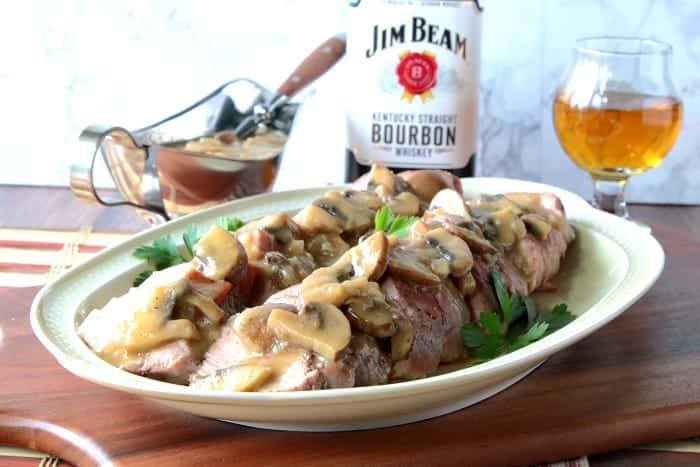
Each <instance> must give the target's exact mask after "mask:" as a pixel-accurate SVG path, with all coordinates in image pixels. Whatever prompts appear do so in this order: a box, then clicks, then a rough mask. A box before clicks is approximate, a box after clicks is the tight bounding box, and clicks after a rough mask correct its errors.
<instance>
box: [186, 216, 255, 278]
mask: <svg viewBox="0 0 700 467" xmlns="http://www.w3.org/2000/svg"><path fill="white" fill-rule="evenodd" d="M193 261H194V266H195V268H196V269H197V270H198V271H199V272H201V273H202V274H204V275H205V276H206V277H208V278H210V279H224V278H226V277H236V276H238V274H239V273H242V272H243V271H245V269H246V267H247V266H248V258H247V256H246V252H245V250H244V249H243V246H242V245H241V244H240V243H239V242H238V240H236V238H235V237H234V236H233V235H231V233H229V232H228V231H227V230H224V229H222V228H221V227H219V226H218V225H212V226H211V228H210V229H209V230H208V231H207V233H205V234H204V235H203V236H202V238H200V239H199V241H198V242H197V243H196V244H195V246H194V260H193Z"/></svg>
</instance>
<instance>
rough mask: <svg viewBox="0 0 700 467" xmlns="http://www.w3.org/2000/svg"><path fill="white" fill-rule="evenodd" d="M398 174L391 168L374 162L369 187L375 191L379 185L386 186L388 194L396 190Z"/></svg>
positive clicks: (368, 182) (370, 172)
mask: <svg viewBox="0 0 700 467" xmlns="http://www.w3.org/2000/svg"><path fill="white" fill-rule="evenodd" d="M395 178H396V175H395V174H394V172H392V171H391V170H389V169H387V168H386V167H384V166H382V165H378V164H373V165H372V168H371V169H370V171H369V180H368V181H367V189H368V190H371V191H374V190H375V189H376V188H377V187H380V186H381V187H384V188H385V190H386V192H387V193H388V194H392V193H393V192H394V183H395Z"/></svg>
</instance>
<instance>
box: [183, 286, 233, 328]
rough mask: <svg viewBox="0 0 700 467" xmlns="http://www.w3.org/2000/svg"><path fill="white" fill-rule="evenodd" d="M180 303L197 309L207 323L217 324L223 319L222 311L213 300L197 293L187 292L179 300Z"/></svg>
mask: <svg viewBox="0 0 700 467" xmlns="http://www.w3.org/2000/svg"><path fill="white" fill-rule="evenodd" d="M180 300H181V301H182V303H185V304H187V305H192V306H193V307H195V308H197V309H198V310H199V311H200V312H201V313H202V314H203V315H204V316H206V317H207V318H208V319H209V321H211V322H212V323H214V324H218V323H220V322H221V320H223V319H224V310H222V309H221V308H220V307H219V305H217V304H216V302H215V301H214V300H212V299H211V298H209V297H205V296H204V295H202V294H200V293H197V292H189V293H186V294H185V295H183V296H182V298H180Z"/></svg>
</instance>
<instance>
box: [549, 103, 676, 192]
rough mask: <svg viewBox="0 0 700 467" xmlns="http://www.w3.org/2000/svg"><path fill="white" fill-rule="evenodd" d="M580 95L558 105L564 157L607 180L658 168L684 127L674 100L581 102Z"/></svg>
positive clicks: (556, 124)
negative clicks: (579, 100) (565, 154)
mask: <svg viewBox="0 0 700 467" xmlns="http://www.w3.org/2000/svg"><path fill="white" fill-rule="evenodd" d="M577 98H578V96H577V95H576V93H574V94H571V93H567V92H560V93H559V94H558V95H557V97H556V98H555V100H554V127H555V128H556V132H557V136H558V137H559V141H560V143H561V145H562V147H563V148H564V151H566V153H567V154H568V155H569V157H570V158H571V159H572V160H573V161H574V162H575V163H576V164H577V165H578V166H579V167H581V168H583V169H585V170H587V171H589V172H590V173H591V174H593V175H594V176H598V177H602V178H611V179H616V178H627V177H628V176H630V175H635V174H639V173H642V172H644V171H645V170H648V169H651V168H653V167H656V166H657V165H658V164H659V163H661V161H662V160H663V158H664V157H665V156H666V154H667V153H668V151H669V149H670V148H671V146H672V145H673V143H674V142H675V140H676V137H677V136H678V132H679V131H680V127H681V118H682V108H681V103H680V101H678V100H677V99H675V98H673V97H661V96H650V95H644V94H635V93H626V92H611V91H608V92H606V93H605V95H602V96H601V95H596V96H594V97H593V98H586V99H585V102H577V100H578V99H577Z"/></svg>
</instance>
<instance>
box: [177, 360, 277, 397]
mask: <svg viewBox="0 0 700 467" xmlns="http://www.w3.org/2000/svg"><path fill="white" fill-rule="evenodd" d="M274 374H275V372H274V369H273V368H272V367H269V366H264V365H255V364H242V365H234V366H231V367H228V368H224V369H221V370H218V371H216V372H215V373H214V374H212V375H209V376H207V377H205V378H195V379H193V380H192V382H191V383H190V386H191V387H193V388H195V389H208V390H213V391H227V392H247V391H255V390H257V389H258V388H260V387H261V386H262V385H263V384H265V383H266V382H267V381H268V380H269V379H270V378H271V377H272V376H273V375H274Z"/></svg>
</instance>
